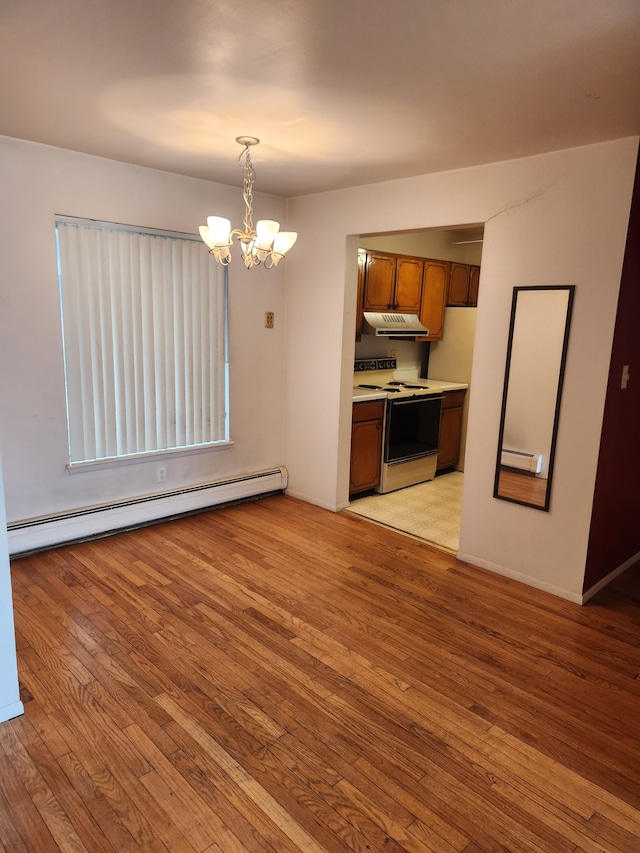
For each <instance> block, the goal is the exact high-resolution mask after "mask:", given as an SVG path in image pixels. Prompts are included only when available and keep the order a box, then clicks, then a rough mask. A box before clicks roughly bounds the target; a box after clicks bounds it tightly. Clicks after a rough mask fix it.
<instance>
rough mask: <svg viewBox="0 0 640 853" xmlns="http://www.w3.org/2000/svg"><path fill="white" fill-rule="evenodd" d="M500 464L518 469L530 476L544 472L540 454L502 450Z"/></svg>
mask: <svg viewBox="0 0 640 853" xmlns="http://www.w3.org/2000/svg"><path fill="white" fill-rule="evenodd" d="M500 464H501V465H504V467H505V468H517V469H518V470H520V471H527V472H528V473H529V474H539V473H540V472H541V471H542V456H541V454H540V453H524V452H523V451H521V450H505V448H502V453H501V454H500Z"/></svg>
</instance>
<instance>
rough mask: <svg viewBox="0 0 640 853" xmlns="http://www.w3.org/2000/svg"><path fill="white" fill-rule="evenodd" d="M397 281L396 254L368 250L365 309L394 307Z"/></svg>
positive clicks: (373, 309) (382, 309) (378, 309)
mask: <svg viewBox="0 0 640 853" xmlns="http://www.w3.org/2000/svg"><path fill="white" fill-rule="evenodd" d="M395 283H396V259H395V256H393V255H383V254H378V253H377V252H368V253H367V261H366V271H365V278H364V310H365V311H388V310H389V309H390V308H392V307H393V294H394V288H395Z"/></svg>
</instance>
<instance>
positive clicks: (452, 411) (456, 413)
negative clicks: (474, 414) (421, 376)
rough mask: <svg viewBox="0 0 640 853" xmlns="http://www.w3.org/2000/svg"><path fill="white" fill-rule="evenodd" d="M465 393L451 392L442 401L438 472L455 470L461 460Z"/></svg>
mask: <svg viewBox="0 0 640 853" xmlns="http://www.w3.org/2000/svg"><path fill="white" fill-rule="evenodd" d="M464 395H465V391H449V392H448V393H446V394H445V395H444V399H443V400H442V414H441V416H440V443H439V445H438V468H437V470H438V471H442V470H444V469H445V468H455V466H456V465H457V464H458V459H459V458H460V439H461V437H462V406H463V404H464Z"/></svg>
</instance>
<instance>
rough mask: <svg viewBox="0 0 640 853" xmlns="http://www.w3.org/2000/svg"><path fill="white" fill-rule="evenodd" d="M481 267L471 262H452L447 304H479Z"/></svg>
mask: <svg viewBox="0 0 640 853" xmlns="http://www.w3.org/2000/svg"><path fill="white" fill-rule="evenodd" d="M479 281H480V267H477V266H472V265H470V264H458V263H452V264H451V273H450V275H449V295H448V296H447V305H451V306H469V305H472V306H475V305H477V304H478V284H479Z"/></svg>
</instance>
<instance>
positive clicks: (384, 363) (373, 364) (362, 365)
mask: <svg viewBox="0 0 640 853" xmlns="http://www.w3.org/2000/svg"><path fill="white" fill-rule="evenodd" d="M353 369H354V372H356V373H358V372H360V371H362V370H395V369H396V359H395V358H357V359H356V360H355V362H354V365H353Z"/></svg>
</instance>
